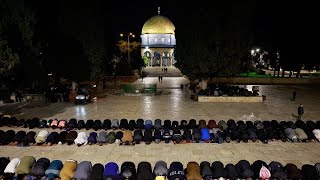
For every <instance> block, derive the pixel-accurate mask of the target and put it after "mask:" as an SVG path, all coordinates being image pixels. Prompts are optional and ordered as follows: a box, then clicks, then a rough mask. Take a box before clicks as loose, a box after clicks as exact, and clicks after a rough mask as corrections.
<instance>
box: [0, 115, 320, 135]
mask: <svg viewBox="0 0 320 180" xmlns="http://www.w3.org/2000/svg"><path fill="white" fill-rule="evenodd" d="M2 126H11V127H13V126H17V127H24V128H29V129H33V128H60V129H67V130H72V129H78V130H81V129H87V130H89V129H94V130H96V131H97V130H100V129H104V130H108V129H122V130H125V129H128V130H131V131H133V130H135V129H145V130H146V129H170V130H173V129H176V128H179V129H195V128H204V127H207V128H209V129H212V128H220V129H225V128H228V127H229V128H232V129H239V128H240V129H245V128H253V127H254V128H257V129H265V130H266V131H270V129H279V128H280V129H285V128H287V127H289V128H292V129H296V128H300V129H303V130H304V131H305V132H306V133H307V135H308V133H310V131H312V130H314V129H320V121H310V120H308V121H306V122H304V121H302V120H297V121H296V122H293V121H277V120H272V121H267V120H265V121H259V120H257V121H254V122H252V121H242V120H239V121H235V120H233V119H229V120H228V121H224V120H221V121H219V122H218V123H217V122H216V121H215V120H209V121H208V122H207V121H206V120H199V121H198V122H197V121H196V120H195V119H191V120H189V122H188V121H187V120H181V121H180V124H179V122H178V121H171V120H168V119H167V120H164V121H163V122H162V120H161V119H155V120H154V121H153V120H143V119H138V120H127V119H121V120H120V121H119V120H118V119H113V120H110V119H105V120H103V121H101V120H92V119H89V120H86V121H85V120H76V119H74V118H72V119H70V120H58V119H50V120H40V119H39V118H33V119H27V120H24V119H20V120H17V119H16V118H15V117H11V118H8V117H3V118H1V119H0V127H2ZM270 134H271V135H272V132H270Z"/></svg>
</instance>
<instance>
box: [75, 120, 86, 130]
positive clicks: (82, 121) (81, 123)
mask: <svg viewBox="0 0 320 180" xmlns="http://www.w3.org/2000/svg"><path fill="white" fill-rule="evenodd" d="M85 126H86V124H85V122H84V120H79V121H78V124H77V128H78V129H79V130H81V129H83V128H85Z"/></svg>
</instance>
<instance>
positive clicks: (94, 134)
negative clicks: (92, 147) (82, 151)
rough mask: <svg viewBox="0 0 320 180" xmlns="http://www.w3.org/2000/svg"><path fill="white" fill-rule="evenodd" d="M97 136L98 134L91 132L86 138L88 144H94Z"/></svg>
mask: <svg viewBox="0 0 320 180" xmlns="http://www.w3.org/2000/svg"><path fill="white" fill-rule="evenodd" d="M97 136H98V134H97V133H96V132H91V133H90V135H89V137H88V142H91V143H93V144H96V143H97Z"/></svg>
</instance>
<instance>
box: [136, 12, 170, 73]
mask: <svg viewBox="0 0 320 180" xmlns="http://www.w3.org/2000/svg"><path fill="white" fill-rule="evenodd" d="M158 13H160V12H158ZM174 31H175V27H174V25H173V23H172V22H171V21H170V20H169V19H168V18H166V17H164V16H161V15H156V16H153V17H151V18H150V19H148V20H147V21H146V22H145V23H144V25H143V27H142V32H141V56H145V57H147V58H148V66H164V67H167V66H172V65H173V64H174V63H175V60H174V54H173V51H174V48H175V45H176V38H175V32H174Z"/></svg>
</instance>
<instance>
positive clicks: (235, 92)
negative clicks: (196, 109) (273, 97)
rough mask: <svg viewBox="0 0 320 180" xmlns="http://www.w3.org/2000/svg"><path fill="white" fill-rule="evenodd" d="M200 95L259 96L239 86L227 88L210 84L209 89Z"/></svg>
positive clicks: (256, 92)
mask: <svg viewBox="0 0 320 180" xmlns="http://www.w3.org/2000/svg"><path fill="white" fill-rule="evenodd" d="M197 94H198V95H205V96H259V92H258V91H249V90H248V89H246V88H240V87H239V86H225V85H213V84H208V87H207V88H206V89H205V90H203V89H200V90H199V91H198V93H197Z"/></svg>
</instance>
